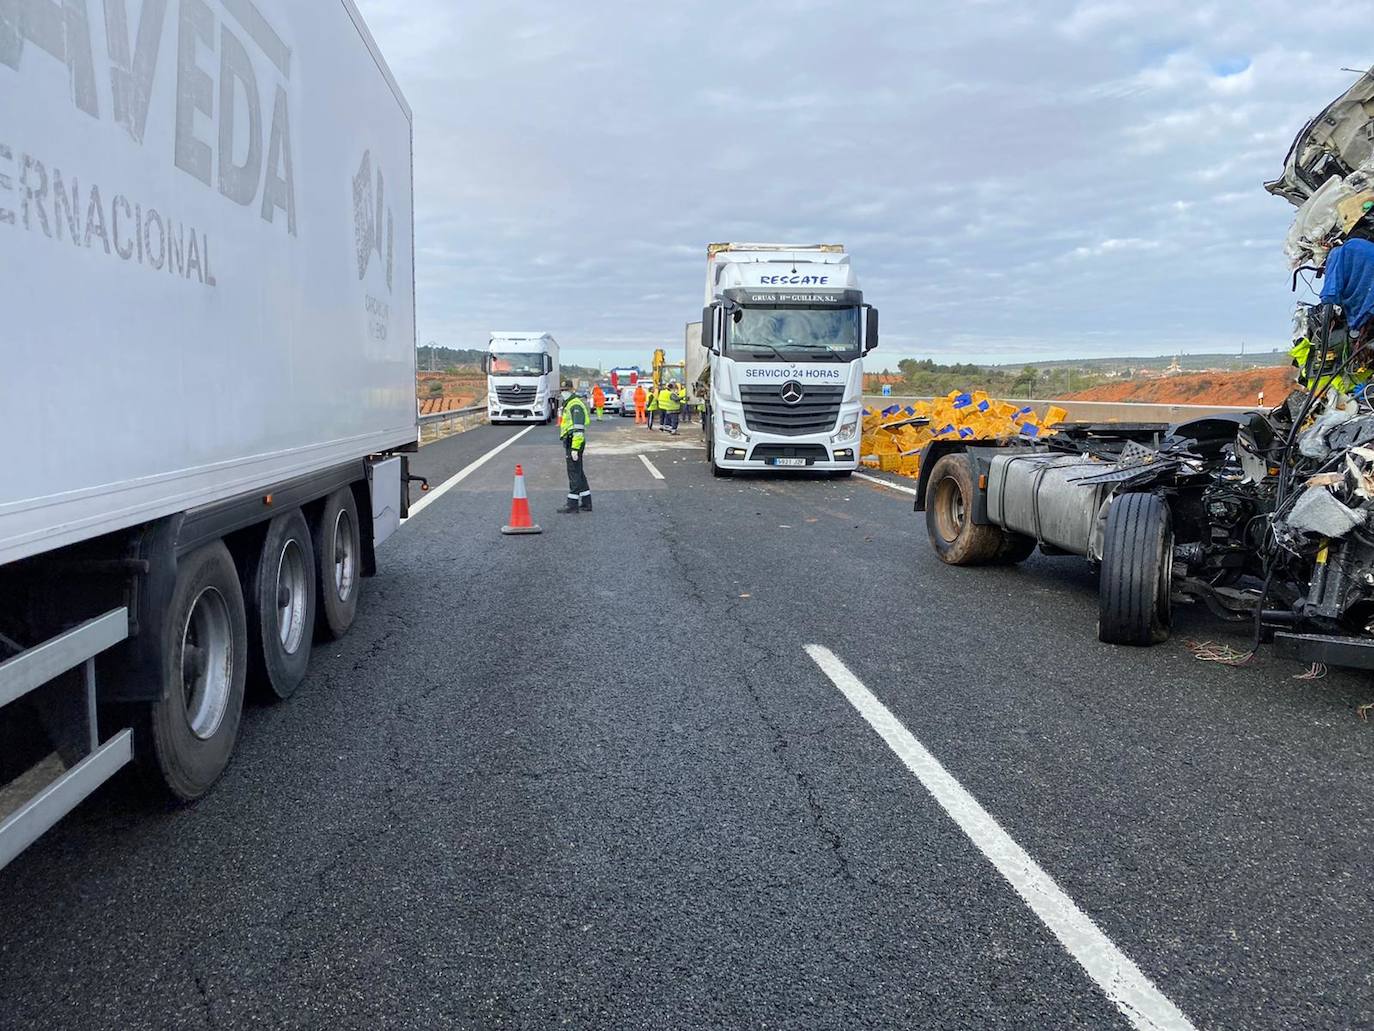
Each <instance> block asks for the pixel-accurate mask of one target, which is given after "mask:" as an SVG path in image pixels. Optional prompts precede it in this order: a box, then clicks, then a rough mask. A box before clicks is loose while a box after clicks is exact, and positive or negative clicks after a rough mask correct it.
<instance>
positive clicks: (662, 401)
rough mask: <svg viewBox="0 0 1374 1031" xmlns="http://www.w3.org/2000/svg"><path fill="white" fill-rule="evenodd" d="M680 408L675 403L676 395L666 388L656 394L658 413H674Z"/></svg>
mask: <svg viewBox="0 0 1374 1031" xmlns="http://www.w3.org/2000/svg"><path fill="white" fill-rule="evenodd" d="M681 407H682V406H681V405H680V404H678V403H677V395H676V394H674V393H673V392H672V391H671V390H669V389H668V388H667V387H664V388H663V389H662V390H660V391H659V392H658V410H659V411H660V412H676V411H677V410H678V409H679V408H681Z"/></svg>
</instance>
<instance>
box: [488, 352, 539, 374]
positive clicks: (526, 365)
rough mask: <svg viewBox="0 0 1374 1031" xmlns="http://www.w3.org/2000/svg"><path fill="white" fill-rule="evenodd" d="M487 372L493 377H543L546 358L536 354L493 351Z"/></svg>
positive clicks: (489, 357) (489, 358)
mask: <svg viewBox="0 0 1374 1031" xmlns="http://www.w3.org/2000/svg"><path fill="white" fill-rule="evenodd" d="M487 372H488V373H490V374H491V375H493V376H542V375H544V356H543V355H542V354H536V353H534V352H530V351H527V352H524V353H519V352H515V353H503V352H500V351H493V352H491V354H490V355H489V356H488V358H487Z"/></svg>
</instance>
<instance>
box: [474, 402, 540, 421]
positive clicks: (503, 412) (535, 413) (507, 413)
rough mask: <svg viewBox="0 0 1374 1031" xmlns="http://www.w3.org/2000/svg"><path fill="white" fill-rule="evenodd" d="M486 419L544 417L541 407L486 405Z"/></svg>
mask: <svg viewBox="0 0 1374 1031" xmlns="http://www.w3.org/2000/svg"><path fill="white" fill-rule="evenodd" d="M487 418H488V419H526V420H531V419H542V418H544V411H543V409H539V408H500V407H497V406H494V405H489V406H488V407H487Z"/></svg>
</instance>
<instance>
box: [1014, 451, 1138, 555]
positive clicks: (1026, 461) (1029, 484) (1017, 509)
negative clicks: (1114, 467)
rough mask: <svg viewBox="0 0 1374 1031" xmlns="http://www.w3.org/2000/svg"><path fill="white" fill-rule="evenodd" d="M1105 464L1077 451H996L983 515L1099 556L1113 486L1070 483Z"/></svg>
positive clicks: (1077, 552)
mask: <svg viewBox="0 0 1374 1031" xmlns="http://www.w3.org/2000/svg"><path fill="white" fill-rule="evenodd" d="M1108 468H1110V467H1109V466H1108V465H1106V464H1105V463H1103V462H1099V461H1094V460H1092V459H1090V458H1086V457H1084V456H1082V455H1061V454H1051V453H1048V452H1040V451H1034V452H1029V453H1027V452H1024V451H1020V452H1011V453H1007V454H999V455H996V456H994V457H993V459H992V461H991V466H990V468H989V470H988V518H989V519H990V520H991V521H992V522H994V523H996V524H997V525H999V526H1002V527H1004V528H1006V529H1008V530H1015V531H1016V532H1017V533H1023V534H1025V535H1026V536H1028V537H1034V538H1035V539H1036V540H1038V541H1040V542H1042V543H1044V544H1050V545H1053V546H1054V547H1056V548H1059V549H1061V550H1063V551H1068V552H1072V553H1073V554H1075V555H1085V556H1087V557H1088V558H1091V559H1094V560H1100V559H1101V558H1102V520H1101V518H1100V517H1101V515H1102V512H1103V503H1104V502H1105V500H1106V499H1107V496H1108V493H1109V491H1110V489H1111V486H1112V485H1110V484H1101V483H1095V484H1089V483H1076V482H1074V481H1076V480H1079V479H1082V478H1084V477H1089V476H1095V475H1097V474H1099V473H1102V472H1105V471H1107V469H1108Z"/></svg>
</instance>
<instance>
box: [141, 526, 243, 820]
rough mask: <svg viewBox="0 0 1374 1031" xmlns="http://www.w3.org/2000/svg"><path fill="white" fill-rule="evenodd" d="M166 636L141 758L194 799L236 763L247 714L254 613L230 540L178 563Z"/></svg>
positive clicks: (173, 788)
mask: <svg viewBox="0 0 1374 1031" xmlns="http://www.w3.org/2000/svg"><path fill="white" fill-rule="evenodd" d="M161 634H162V654H163V660H162V688H163V698H162V700H161V701H158V702H153V703H151V704H149V705H147V706H146V707H145V709H144V712H143V718H142V719H141V720H140V724H141V729H142V731H143V733H141V734H140V735H139V749H138V751H139V759H140V762H141V765H142V766H143V767H144V770H145V771H146V772H147V773H148V774H149V775H150V779H152V780H153V781H155V782H156V783H157V784H158V785H159V786H160V787H161V788H162V789H164V790H165V791H166V792H167V793H168V794H169V795H171V797H172V798H174V799H175V800H177V801H180V802H191V801H194V800H195V799H197V798H200V797H201V796H203V795H204V794H205V793H206V792H208V791H209V790H210V788H211V787H213V786H214V784H215V781H217V780H219V778H220V775H221V774H222V773H223V772H224V769H225V767H226V766H228V765H229V757H230V756H231V755H232V754H233V751H234V743H235V742H236V741H237V740H238V733H239V720H240V718H241V717H242V715H243V691H244V681H245V677H246V672H247V653H248V635H247V616H246V614H245V612H244V605H243V590H242V588H241V586H240V584H239V577H238V570H237V569H236V568H235V566H234V560H233V558H231V557H230V555H229V549H228V548H226V547H225V546H224V543H223V542H222V541H215V542H214V543H213V544H207V545H206V546H205V547H203V548H200V549H198V550H196V551H194V552H192V553H191V554H189V555H187V556H185V557H184V558H182V559H181V561H180V562H179V563H178V564H177V574H176V585H175V587H174V588H173V590H172V598H171V601H170V603H169V604H168V606H167V609H166V612H165V613H164V615H163V619H162V628H161ZM188 677H189V678H190V679H189V682H188Z"/></svg>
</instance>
